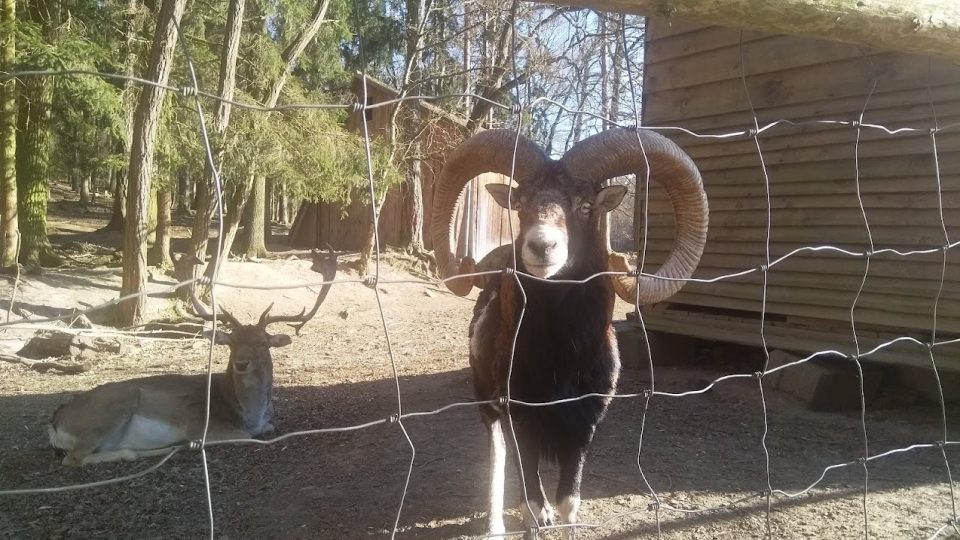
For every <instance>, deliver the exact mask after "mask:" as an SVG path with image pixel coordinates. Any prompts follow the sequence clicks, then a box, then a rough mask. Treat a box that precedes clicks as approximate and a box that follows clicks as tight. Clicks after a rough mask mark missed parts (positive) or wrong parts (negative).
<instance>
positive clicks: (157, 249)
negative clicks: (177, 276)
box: [148, 190, 173, 268]
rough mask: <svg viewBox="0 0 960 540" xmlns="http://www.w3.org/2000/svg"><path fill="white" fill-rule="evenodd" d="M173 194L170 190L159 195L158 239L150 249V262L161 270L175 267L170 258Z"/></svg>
mask: <svg viewBox="0 0 960 540" xmlns="http://www.w3.org/2000/svg"><path fill="white" fill-rule="evenodd" d="M172 218H173V194H172V193H170V191H168V190H163V191H161V192H159V193H157V239H156V240H155V241H154V243H153V248H151V249H150V253H149V257H148V262H149V263H150V264H152V265H155V266H159V267H161V268H170V267H172V266H173V259H172V258H171V257H170V224H171V221H172V220H173V219H172Z"/></svg>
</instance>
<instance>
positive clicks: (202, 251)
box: [190, 0, 245, 278]
mask: <svg viewBox="0 0 960 540" xmlns="http://www.w3.org/2000/svg"><path fill="white" fill-rule="evenodd" d="M244 6H245V1H244V0H230V5H229V7H228V8H227V26H226V35H225V36H224V38H223V47H222V48H221V49H220V76H219V82H218V83H217V85H218V87H219V91H218V92H217V94H218V95H219V96H220V97H221V98H223V99H224V100H232V99H233V94H234V89H235V87H236V76H237V56H238V54H239V51H240V33H241V30H242V29H243V10H244ZM231 110H232V108H231V105H230V103H228V102H227V101H220V102H219V104H218V106H217V114H216V116H215V117H214V121H213V133H214V140H215V141H218V142H216V147H215V148H214V163H212V164H211V163H209V162H207V161H205V166H204V177H203V179H201V180H200V181H199V182H197V183H196V189H197V214H196V218H195V219H194V221H193V231H192V234H191V236H190V248H191V249H190V250H191V252H192V253H193V255H194V256H196V257H197V259H199V260H201V261H203V260H205V259H206V255H207V243H208V240H209V237H210V219H211V218H212V217H213V212H214V209H215V202H216V201H215V200H214V198H213V197H214V195H215V194H214V192H213V191H214V188H215V186H216V183H217V179H218V176H219V173H218V171H217V169H218V168H219V167H220V164H221V163H223V156H224V154H225V153H226V146H225V145H224V144H223V135H224V133H225V132H226V131H227V127H228V126H229V125H230V112H231ZM214 260H216V259H214ZM202 272H204V266H203V265H201V264H198V265H196V266H194V267H193V277H194V278H198V277H200V275H201V274H202Z"/></svg>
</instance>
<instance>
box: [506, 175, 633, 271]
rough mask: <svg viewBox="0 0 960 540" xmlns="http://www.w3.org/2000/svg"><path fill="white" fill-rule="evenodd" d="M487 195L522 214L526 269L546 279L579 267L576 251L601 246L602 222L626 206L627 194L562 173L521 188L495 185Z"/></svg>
mask: <svg viewBox="0 0 960 540" xmlns="http://www.w3.org/2000/svg"><path fill="white" fill-rule="evenodd" d="M487 190H488V191H489V192H490V194H491V195H493V197H494V199H496V201H497V203H498V204H500V205H501V206H503V207H504V208H511V209H513V210H516V211H517V214H518V215H519V217H520V232H519V234H518V235H517V239H518V241H519V242H520V257H521V258H522V260H523V266H524V268H525V269H526V270H527V272H529V273H530V274H532V275H534V276H537V277H542V278H549V277H552V276H555V275H557V274H558V273H560V272H561V271H562V270H563V269H564V268H567V267H569V266H570V265H572V264H574V263H575V260H574V254H575V253H577V251H578V250H577V249H576V248H575V246H577V245H579V244H580V243H581V242H589V241H595V237H596V228H597V223H598V220H599V216H600V215H602V214H603V213H605V212H607V211H609V210H611V209H613V208H614V207H616V205H617V204H620V201H621V200H622V199H623V195H624V194H625V193H626V189H625V188H623V187H622V186H611V187H610V188H604V189H601V190H599V191H598V190H597V188H596V187H595V186H594V185H592V184H591V183H590V182H587V181H578V180H576V179H572V178H569V177H568V176H566V175H564V174H563V173H562V172H558V171H551V172H550V173H549V174H547V175H544V176H543V177H542V178H541V179H539V181H537V182H530V183H528V184H524V185H522V186H520V187H517V188H510V187H509V186H507V185H503V184H501V185H496V184H491V185H488V186H487ZM608 190H613V191H612V192H608ZM508 196H509V201H508V200H507V197H508ZM614 199H615V200H614ZM611 204H612V206H611Z"/></svg>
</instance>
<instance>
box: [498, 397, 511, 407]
mask: <svg viewBox="0 0 960 540" xmlns="http://www.w3.org/2000/svg"><path fill="white" fill-rule="evenodd" d="M509 404H510V398H508V397H507V396H500V397H498V398H497V405H499V406H501V407H506V406H507V405H509Z"/></svg>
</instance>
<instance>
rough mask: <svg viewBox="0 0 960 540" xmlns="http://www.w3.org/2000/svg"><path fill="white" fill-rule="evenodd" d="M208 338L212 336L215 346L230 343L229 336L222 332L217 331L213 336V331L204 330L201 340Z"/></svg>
mask: <svg viewBox="0 0 960 540" xmlns="http://www.w3.org/2000/svg"><path fill="white" fill-rule="evenodd" d="M210 336H213V342H214V343H216V344H217V345H229V344H230V343H231V341H232V340H231V338H230V334H228V333H227V332H224V331H223V330H219V329H218V330H217V333H216V335H214V334H213V330H204V331H203V338H204V339H207V340H209V339H210Z"/></svg>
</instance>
